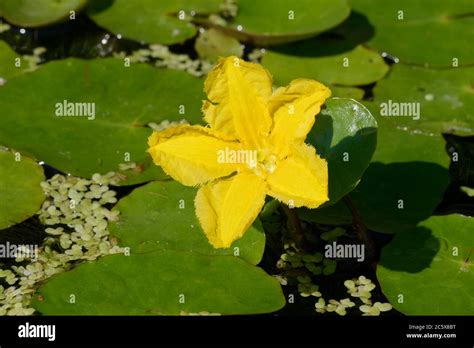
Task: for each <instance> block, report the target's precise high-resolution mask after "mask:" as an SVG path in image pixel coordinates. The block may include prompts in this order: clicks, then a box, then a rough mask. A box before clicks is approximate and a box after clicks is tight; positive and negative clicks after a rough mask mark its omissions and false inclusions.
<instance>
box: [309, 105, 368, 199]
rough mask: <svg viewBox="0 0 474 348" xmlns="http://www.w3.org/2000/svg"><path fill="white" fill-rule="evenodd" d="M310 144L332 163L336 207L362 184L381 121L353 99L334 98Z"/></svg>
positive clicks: (320, 117)
mask: <svg viewBox="0 0 474 348" xmlns="http://www.w3.org/2000/svg"><path fill="white" fill-rule="evenodd" d="M307 141H308V142H309V143H311V144H312V145H314V146H315V147H316V150H317V152H318V154H319V155H320V156H321V157H323V158H324V159H326V160H327V161H328V166H329V202H328V203H327V205H328V204H334V203H336V202H337V201H338V200H340V199H341V198H342V197H344V196H345V195H346V194H347V193H349V192H350V191H352V190H353V189H354V187H355V186H357V184H358V183H359V180H360V178H361V176H362V174H363V173H364V171H365V169H366V168H367V166H368V165H369V163H370V160H371V158H372V155H373V153H374V151H375V147H376V143H377V122H376V121H375V119H374V118H373V117H372V115H371V114H370V111H369V110H368V109H367V108H366V107H365V106H364V105H362V104H360V103H358V102H356V101H355V100H352V99H343V98H332V99H329V100H328V101H327V102H326V107H325V108H324V109H323V110H321V113H320V114H319V115H318V116H317V117H316V122H315V125H314V127H313V129H312V130H311V132H310V134H309V135H308V138H307Z"/></svg>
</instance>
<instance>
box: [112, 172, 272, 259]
mask: <svg viewBox="0 0 474 348" xmlns="http://www.w3.org/2000/svg"><path fill="white" fill-rule="evenodd" d="M196 192H197V190H196V189H195V188H192V187H186V186H183V185H181V184H179V183H177V182H174V181H168V182H153V183H149V184H147V185H145V186H143V187H140V188H137V189H135V190H134V191H133V192H132V193H131V194H130V195H128V196H127V197H125V198H123V199H122V200H120V202H119V203H118V204H117V205H116V207H115V209H118V210H119V211H120V220H119V221H117V222H113V223H111V224H110V225H109V229H110V232H111V234H113V235H115V236H116V237H118V238H119V240H120V245H122V246H127V247H130V249H131V250H132V252H134V253H147V252H150V251H155V250H163V249H172V250H189V251H194V252H199V253H201V254H208V255H234V256H240V257H241V258H242V259H244V260H246V261H248V262H250V263H252V264H257V263H258V262H260V260H261V258H262V255H263V250H264V248H265V234H264V233H263V230H262V227H261V224H260V223H259V222H256V223H255V224H254V226H252V227H250V229H249V230H248V231H247V232H246V233H245V235H244V237H243V238H242V239H240V240H238V241H236V242H235V243H234V244H233V245H232V246H231V247H230V248H228V249H215V248H213V247H212V246H211V245H210V244H209V242H208V241H207V238H206V236H205V234H204V232H203V231H202V229H201V227H200V224H199V222H198V220H197V218H196V214H195V211H194V197H195V196H196Z"/></svg>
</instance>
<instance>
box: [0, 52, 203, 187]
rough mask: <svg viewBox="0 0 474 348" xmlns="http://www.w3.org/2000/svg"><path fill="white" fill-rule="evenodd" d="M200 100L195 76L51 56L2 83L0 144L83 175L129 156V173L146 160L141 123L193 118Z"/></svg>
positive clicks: (146, 131) (109, 61)
mask: <svg viewBox="0 0 474 348" xmlns="http://www.w3.org/2000/svg"><path fill="white" fill-rule="evenodd" d="M202 99H204V96H203V92H202V81H201V80H199V79H197V78H195V77H192V76H190V75H188V74H186V73H185V72H181V71H172V70H161V69H156V68H153V67H150V66H148V65H142V64H135V65H132V66H130V67H126V66H124V64H123V62H122V61H120V60H118V59H98V60H90V61H83V60H78V59H67V60H63V61H58V62H51V63H48V64H46V65H44V66H42V68H41V69H39V70H37V71H35V72H34V73H31V74H25V75H22V76H18V77H16V78H15V79H13V80H11V81H10V82H8V83H7V84H6V85H5V86H3V87H2V92H1V93H0V109H1V110H2V117H1V118H0V143H3V144H4V145H8V146H10V147H12V148H15V149H18V150H21V151H26V152H28V153H30V154H32V155H33V156H34V157H36V158H37V159H40V160H42V161H45V162H46V163H48V164H50V165H52V166H53V167H56V168H58V169H60V170H62V171H64V172H67V173H71V174H73V175H77V176H83V177H89V176H91V175H92V174H93V173H97V172H100V173H105V172H108V171H111V170H112V171H117V170H118V164H119V163H124V162H126V161H127V160H129V161H131V162H135V163H137V165H138V169H139V170H138V171H128V172H127V173H126V174H127V175H128V176H129V177H130V178H131V177H134V176H136V175H140V173H141V172H143V170H145V169H146V168H147V166H148V165H151V162H150V161H149V156H148V154H147V153H146V149H147V144H146V141H147V137H148V136H149V135H150V134H151V129H149V128H146V127H145V125H146V124H147V123H149V122H157V123H159V122H161V121H163V120H165V119H168V120H172V121H178V120H181V119H183V118H185V119H187V120H188V121H189V122H190V123H198V122H200V121H201V118H202V116H201V111H200V107H201V103H202V102H201V100H202ZM20 100H21V103H19V102H18V101H20ZM81 115H82V116H81ZM155 174H157V175H158V176H160V175H161V177H162V176H163V175H162V172H160V171H158V172H156V173H155ZM159 178H160V177H159ZM148 179H150V175H148V176H147V177H146V178H145V179H143V180H139V179H137V178H135V182H140V181H141V182H143V181H146V180H148Z"/></svg>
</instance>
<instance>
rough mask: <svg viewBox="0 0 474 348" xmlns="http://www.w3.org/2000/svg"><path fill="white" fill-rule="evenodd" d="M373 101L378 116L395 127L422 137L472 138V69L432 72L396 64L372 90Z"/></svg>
mask: <svg viewBox="0 0 474 348" xmlns="http://www.w3.org/2000/svg"><path fill="white" fill-rule="evenodd" d="M374 100H375V102H376V103H377V104H379V106H380V107H383V108H384V109H382V110H381V112H383V113H382V115H383V114H385V115H387V116H393V117H390V119H391V120H392V121H393V122H394V123H395V124H396V125H398V126H404V127H407V128H409V129H411V130H413V131H423V132H426V133H430V132H431V133H441V132H444V133H456V134H459V135H473V134H474V68H473V67H466V68H452V69H442V70H434V69H426V68H421V67H411V66H406V65H403V64H397V65H395V66H394V67H393V69H392V71H391V73H390V75H389V76H388V77H387V78H386V79H384V80H382V81H380V82H379V83H378V84H377V86H376V87H375V88H374ZM417 110H418V112H419V117H418V115H416V112H415V111H417ZM400 114H401V116H398V117H396V116H397V115H400ZM406 116H409V117H406Z"/></svg>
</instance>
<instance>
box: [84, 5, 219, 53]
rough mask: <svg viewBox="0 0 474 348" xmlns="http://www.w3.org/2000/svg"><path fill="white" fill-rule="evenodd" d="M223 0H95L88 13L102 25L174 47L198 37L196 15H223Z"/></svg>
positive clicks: (140, 38) (125, 34)
mask: <svg viewBox="0 0 474 348" xmlns="http://www.w3.org/2000/svg"><path fill="white" fill-rule="evenodd" d="M221 4H222V0H159V1H156V0H133V1H129V0H114V1H111V0H91V1H90V5H89V7H88V10H87V13H88V14H89V16H90V17H91V18H92V20H94V21H95V22H96V23H97V24H98V25H100V26H101V27H104V28H105V29H107V30H110V31H111V32H113V33H116V34H120V35H122V36H123V37H126V38H128V39H132V40H136V41H144V42H147V43H161V44H174V43H179V42H183V41H185V40H187V39H189V38H191V37H193V36H194V35H195V34H196V28H195V27H194V25H193V24H191V22H190V20H191V19H192V17H193V16H194V15H196V14H197V15H199V14H201V15H202V14H209V13H216V12H219V10H220V6H221Z"/></svg>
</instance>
